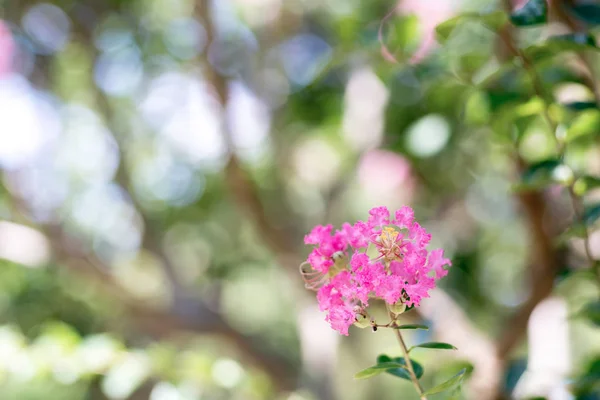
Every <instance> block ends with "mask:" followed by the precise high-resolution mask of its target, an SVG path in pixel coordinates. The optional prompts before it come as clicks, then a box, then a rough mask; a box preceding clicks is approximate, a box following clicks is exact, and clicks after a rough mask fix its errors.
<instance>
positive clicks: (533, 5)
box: [510, 0, 548, 26]
mask: <svg viewBox="0 0 600 400" xmlns="http://www.w3.org/2000/svg"><path fill="white" fill-rule="evenodd" d="M510 21H511V22H512V23H513V24H514V25H516V26H533V25H539V24H544V23H546V22H547V21H548V5H547V4H546V0H529V1H528V2H527V3H525V5H524V6H523V7H521V8H519V9H517V10H515V11H514V12H513V13H512V14H510Z"/></svg>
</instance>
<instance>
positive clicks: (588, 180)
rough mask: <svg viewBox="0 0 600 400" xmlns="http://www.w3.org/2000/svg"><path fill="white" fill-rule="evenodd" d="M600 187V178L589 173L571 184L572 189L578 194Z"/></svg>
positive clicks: (581, 194)
mask: <svg viewBox="0 0 600 400" xmlns="http://www.w3.org/2000/svg"><path fill="white" fill-rule="evenodd" d="M598 188H600V178H598V177H595V176H590V175H584V176H581V177H579V178H577V180H576V181H575V183H574V184H573V191H574V192H575V194H576V195H578V196H583V195H584V194H586V193H587V192H589V191H590V190H594V189H598Z"/></svg>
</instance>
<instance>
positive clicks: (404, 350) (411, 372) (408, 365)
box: [388, 307, 427, 400]
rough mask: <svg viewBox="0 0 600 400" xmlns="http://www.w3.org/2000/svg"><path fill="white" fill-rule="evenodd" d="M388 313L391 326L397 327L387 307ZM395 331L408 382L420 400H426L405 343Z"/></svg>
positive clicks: (392, 314)
mask: <svg viewBox="0 0 600 400" xmlns="http://www.w3.org/2000/svg"><path fill="white" fill-rule="evenodd" d="M388 313H389V314H390V318H391V319H392V322H391V324H392V325H394V326H397V323H398V322H397V320H396V316H395V315H394V313H393V312H392V311H391V310H390V309H389V307H388ZM394 330H395V331H396V337H397V338H398V343H400V348H401V349H402V354H403V355H404V361H405V363H406V368H407V369H408V374H409V375H410V380H411V382H412V384H413V386H414V387H415V390H416V391H417V394H418V395H419V398H420V399H421V400H427V397H426V396H425V395H424V394H423V388H422V387H421V383H420V382H419V379H418V378H417V374H415V369H414V368H413V365H412V361H411V360H410V357H409V355H408V348H407V347H406V343H404V339H403V338H402V333H401V332H400V329H394Z"/></svg>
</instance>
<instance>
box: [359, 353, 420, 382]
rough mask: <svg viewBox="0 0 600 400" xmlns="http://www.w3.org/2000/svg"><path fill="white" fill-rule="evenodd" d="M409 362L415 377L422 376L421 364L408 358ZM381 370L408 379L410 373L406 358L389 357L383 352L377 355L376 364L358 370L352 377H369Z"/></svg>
mask: <svg viewBox="0 0 600 400" xmlns="http://www.w3.org/2000/svg"><path fill="white" fill-rule="evenodd" d="M410 362H411V364H412V367H413V370H414V371H415V375H416V376H417V379H420V378H421V377H422V376H423V372H424V370H423V366H421V364H419V363H418V362H416V361H414V360H410ZM382 372H387V373H388V374H390V375H394V376H397V377H398V378H402V379H406V380H410V374H409V372H408V368H407V364H406V360H405V359H404V357H394V358H391V357H389V356H387V355H385V354H381V355H380V356H378V357H377V364H376V365H374V366H372V367H369V368H367V369H364V370H362V371H360V372H359V373H357V374H356V375H355V376H354V378H355V379H364V378H370V377H372V376H375V375H378V374H380V373H382Z"/></svg>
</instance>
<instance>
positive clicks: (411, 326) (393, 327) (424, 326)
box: [390, 324, 429, 331]
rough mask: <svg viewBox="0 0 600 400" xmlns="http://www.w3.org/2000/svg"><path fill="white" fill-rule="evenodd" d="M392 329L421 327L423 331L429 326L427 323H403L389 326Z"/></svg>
mask: <svg viewBox="0 0 600 400" xmlns="http://www.w3.org/2000/svg"><path fill="white" fill-rule="evenodd" d="M390 328H392V329H422V330H424V331H428V330H429V327H428V326H427V325H419V324H405V325H398V326H391V327H390Z"/></svg>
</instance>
